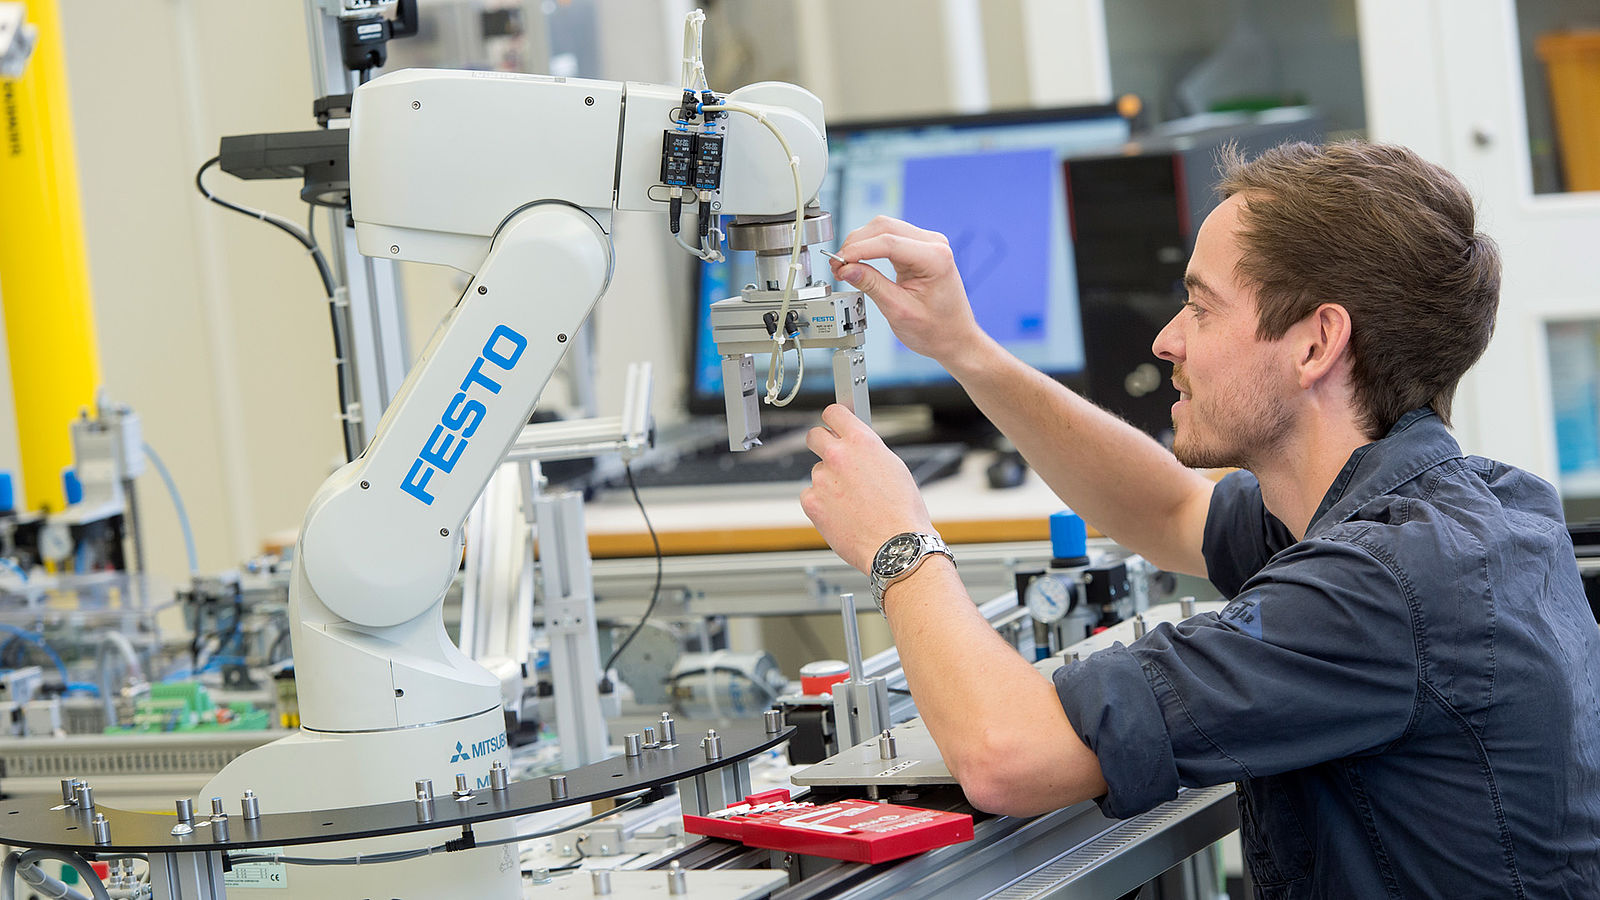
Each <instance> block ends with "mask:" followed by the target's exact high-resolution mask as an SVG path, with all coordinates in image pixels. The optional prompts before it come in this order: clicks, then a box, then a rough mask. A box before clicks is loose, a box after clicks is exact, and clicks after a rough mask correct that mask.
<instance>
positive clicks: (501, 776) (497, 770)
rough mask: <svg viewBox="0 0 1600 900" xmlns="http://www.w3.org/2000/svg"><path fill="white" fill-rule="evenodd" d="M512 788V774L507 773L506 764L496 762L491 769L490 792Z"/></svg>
mask: <svg viewBox="0 0 1600 900" xmlns="http://www.w3.org/2000/svg"><path fill="white" fill-rule="evenodd" d="M509 787H511V773H510V772H508V771H506V764H505V763H503V762H501V761H500V760H498V759H497V760H495V761H494V765H492V766H490V767H489V790H491V791H503V790H506V789H507V788H509Z"/></svg>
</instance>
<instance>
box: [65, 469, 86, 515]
mask: <svg viewBox="0 0 1600 900" xmlns="http://www.w3.org/2000/svg"><path fill="white" fill-rule="evenodd" d="M61 489H62V491H64V492H65V493H66V495H67V505H68V506H71V505H72V504H74V503H82V502H83V482H81V481H79V480H78V473H77V472H75V471H73V470H72V469H71V468H66V469H62V470H61Z"/></svg>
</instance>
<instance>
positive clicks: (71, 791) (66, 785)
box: [61, 778, 78, 803]
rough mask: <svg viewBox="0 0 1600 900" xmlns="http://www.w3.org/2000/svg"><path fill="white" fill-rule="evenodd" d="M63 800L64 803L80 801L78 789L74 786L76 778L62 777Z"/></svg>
mask: <svg viewBox="0 0 1600 900" xmlns="http://www.w3.org/2000/svg"><path fill="white" fill-rule="evenodd" d="M61 802H62V803H76V802H78V791H77V788H76V787H74V779H71V778H63V779H61Z"/></svg>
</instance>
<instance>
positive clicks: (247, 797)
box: [239, 788, 261, 819]
mask: <svg viewBox="0 0 1600 900" xmlns="http://www.w3.org/2000/svg"><path fill="white" fill-rule="evenodd" d="M239 806H240V807H241V808H242V809H243V811H244V817H245V818H246V819H259V818H261V798H259V797H257V796H256V792H255V791H252V790H250V789H249V788H245V789H244V799H242V800H240V801H239Z"/></svg>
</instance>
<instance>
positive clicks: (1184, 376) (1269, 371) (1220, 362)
mask: <svg viewBox="0 0 1600 900" xmlns="http://www.w3.org/2000/svg"><path fill="white" fill-rule="evenodd" d="M1242 205H1243V201H1242V200H1241V199H1240V198H1239V197H1238V196H1237V195H1236V196H1233V197H1230V198H1228V199H1227V200H1225V201H1224V202H1223V203H1222V204H1221V205H1220V206H1218V207H1217V208H1216V209H1215V210H1213V211H1212V213H1211V215H1209V216H1207V217H1206V221H1205V223H1204V224H1203V225H1201V226H1200V234H1199V235H1198V236H1197V237H1196V239H1195V248H1194V255H1193V256H1192V257H1191V258H1190V259H1189V268H1188V271H1187V273H1186V274H1185V275H1184V284H1185V286H1186V287H1187V288H1188V300H1187V301H1186V302H1185V303H1184V307H1183V309H1182V310H1181V311H1179V313H1178V314H1177V315H1176V316H1174V317H1173V318H1172V321H1171V322H1168V323H1167V327H1165V328H1163V329H1162V330H1161V334H1159V335H1157V336H1156V340H1155V344H1154V346H1153V348H1152V349H1153V350H1154V351H1155V354H1156V355H1157V356H1159V357H1161V358H1162V359H1164V360H1167V361H1168V362H1170V363H1172V383H1173V385H1174V386H1175V387H1176V388H1177V389H1178V392H1179V400H1178V402H1177V403H1174V404H1173V405H1172V429H1173V432H1174V434H1175V438H1174V441H1173V446H1172V451H1173V453H1174V454H1176V455H1177V457H1178V460H1179V461H1180V462H1182V463H1183V464H1184V465H1187V466H1197V467H1218V466H1239V467H1242V468H1250V467H1251V465H1252V463H1254V462H1256V461H1258V460H1262V459H1264V458H1265V457H1266V456H1267V455H1268V454H1271V453H1273V452H1275V451H1278V450H1280V449H1281V448H1282V447H1283V446H1284V444H1285V440H1286V438H1287V436H1288V434H1289V432H1290V430H1291V428H1292V427H1293V423H1294V418H1295V416H1294V408H1293V404H1292V402H1291V400H1292V397H1293V396H1294V393H1295V387H1296V385H1295V383H1294V376H1293V372H1292V369H1291V367H1290V365H1289V360H1288V359H1287V358H1285V356H1284V347H1283V342H1282V341H1261V340H1259V339H1257V337H1256V321H1257V319H1256V292H1255V289H1254V288H1253V287H1252V286H1250V285H1248V284H1245V283H1242V282H1241V280H1240V278H1239V276H1238V272H1237V267H1238V263H1239V259H1240V257H1241V256H1242V250H1241V247H1240V244H1239V240H1238V230H1239V209H1240V207H1241V206H1242Z"/></svg>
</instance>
